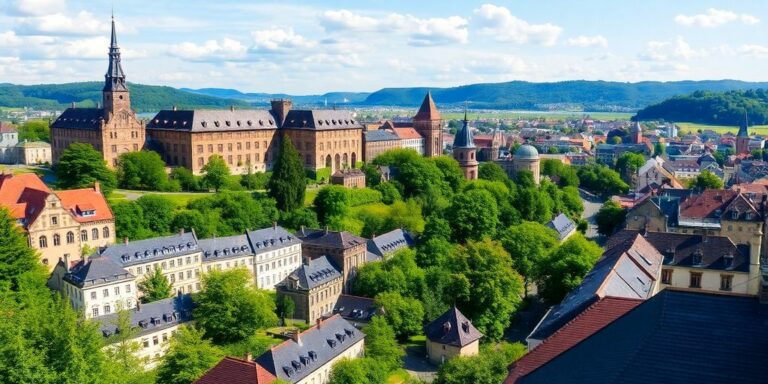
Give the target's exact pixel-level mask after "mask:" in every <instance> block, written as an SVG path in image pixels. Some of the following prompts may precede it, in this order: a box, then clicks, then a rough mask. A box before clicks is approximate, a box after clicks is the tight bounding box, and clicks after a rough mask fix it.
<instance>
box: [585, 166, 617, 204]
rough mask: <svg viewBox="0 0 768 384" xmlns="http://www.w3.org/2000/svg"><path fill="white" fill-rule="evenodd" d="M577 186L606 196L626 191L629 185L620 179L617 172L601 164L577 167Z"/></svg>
mask: <svg viewBox="0 0 768 384" xmlns="http://www.w3.org/2000/svg"><path fill="white" fill-rule="evenodd" d="M577 173H578V177H579V183H580V184H579V186H580V187H582V188H584V189H586V190H588V191H590V192H592V193H594V194H597V195H600V196H603V197H608V196H611V195H618V194H623V193H627V192H628V191H629V185H628V184H627V183H625V182H624V180H622V179H621V176H620V175H619V173H618V172H616V171H614V170H612V169H610V168H608V167H606V166H605V165H601V164H592V165H586V166H582V167H579V169H578V171H577Z"/></svg>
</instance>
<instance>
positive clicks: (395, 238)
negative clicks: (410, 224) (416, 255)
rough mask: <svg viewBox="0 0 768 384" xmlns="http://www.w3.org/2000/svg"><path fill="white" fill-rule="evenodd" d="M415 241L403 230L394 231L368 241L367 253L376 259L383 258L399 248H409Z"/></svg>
mask: <svg viewBox="0 0 768 384" xmlns="http://www.w3.org/2000/svg"><path fill="white" fill-rule="evenodd" d="M414 243H415V241H414V240H413V236H412V235H411V234H410V233H408V231H405V230H403V229H400V228H398V229H394V230H391V231H389V232H387V233H382V234H381V235H379V236H374V237H373V239H370V240H368V244H367V246H368V252H370V253H372V254H374V255H375V256H378V257H384V255H388V254H390V253H392V252H395V251H397V250H398V249H401V248H410V247H412V246H413V244H414Z"/></svg>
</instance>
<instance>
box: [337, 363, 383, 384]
mask: <svg viewBox="0 0 768 384" xmlns="http://www.w3.org/2000/svg"><path fill="white" fill-rule="evenodd" d="M387 373H388V372H387V371H386V367H385V366H384V365H383V364H381V363H379V362H378V361H377V360H374V359H371V358H368V357H364V358H359V359H348V358H345V359H342V360H340V361H338V362H336V363H334V364H333V368H331V376H330V379H329V381H328V382H329V383H330V384H384V382H385V381H386V379H387Z"/></svg>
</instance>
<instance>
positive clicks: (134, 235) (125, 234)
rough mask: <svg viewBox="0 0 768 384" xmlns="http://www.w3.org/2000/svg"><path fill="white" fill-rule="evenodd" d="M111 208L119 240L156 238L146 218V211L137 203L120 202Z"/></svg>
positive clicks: (113, 204)
mask: <svg viewBox="0 0 768 384" xmlns="http://www.w3.org/2000/svg"><path fill="white" fill-rule="evenodd" d="M111 208H112V213H113V214H114V216H115V231H116V233H115V235H116V236H117V238H118V239H130V240H141V239H146V238H149V237H152V236H154V233H153V232H152V230H150V229H149V223H148V222H147V220H146V218H145V217H144V209H143V208H141V206H140V205H139V204H138V203H136V202H135V201H118V202H116V203H112V204H111Z"/></svg>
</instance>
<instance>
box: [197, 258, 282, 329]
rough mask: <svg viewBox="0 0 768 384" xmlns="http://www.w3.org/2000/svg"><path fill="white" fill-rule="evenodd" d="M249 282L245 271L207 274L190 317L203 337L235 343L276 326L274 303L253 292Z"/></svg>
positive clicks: (232, 270)
mask: <svg viewBox="0 0 768 384" xmlns="http://www.w3.org/2000/svg"><path fill="white" fill-rule="evenodd" d="M252 280H253V276H252V275H251V274H250V273H248V270H247V269H245V268H236V269H231V270H228V271H211V272H209V273H207V274H206V275H204V276H203V290H202V291H200V292H199V293H198V294H197V297H196V298H195V303H196V304H197V307H196V308H195V309H194V316H195V320H196V321H197V324H198V325H199V326H200V327H201V328H202V329H203V330H204V331H205V335H206V337H210V338H211V339H212V340H213V341H215V342H237V341H241V340H245V339H247V338H248V337H249V336H250V335H252V334H253V333H255V332H256V331H257V330H258V329H260V328H265V327H269V326H273V325H275V324H277V315H276V314H275V302H274V300H272V299H271V298H270V297H269V294H268V293H267V292H266V291H263V290H260V289H257V288H255V287H254V286H253V282H252Z"/></svg>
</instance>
